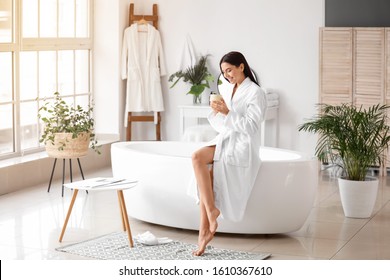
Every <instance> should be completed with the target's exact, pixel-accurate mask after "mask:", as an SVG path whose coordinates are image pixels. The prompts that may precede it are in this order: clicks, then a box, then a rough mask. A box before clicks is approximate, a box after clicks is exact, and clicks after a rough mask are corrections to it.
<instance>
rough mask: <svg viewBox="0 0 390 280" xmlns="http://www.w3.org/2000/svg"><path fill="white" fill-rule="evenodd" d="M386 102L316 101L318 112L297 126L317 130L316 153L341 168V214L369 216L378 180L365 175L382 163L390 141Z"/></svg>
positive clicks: (357, 216)
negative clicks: (366, 106)
mask: <svg viewBox="0 0 390 280" xmlns="http://www.w3.org/2000/svg"><path fill="white" fill-rule="evenodd" d="M388 108H389V106H387V105H380V104H377V105H373V106H370V107H368V108H363V107H362V106H360V107H357V106H355V105H352V104H341V105H328V104H319V114H318V115H317V116H315V117H313V118H312V119H309V120H307V121H306V122H305V123H303V124H301V125H299V127H298V129H299V131H307V132H312V133H318V134H319V139H318V142H317V145H316V149H315V154H316V156H318V158H320V159H322V160H325V161H328V162H331V163H333V164H334V165H337V166H339V167H340V168H341V170H342V172H341V177H340V178H338V183H339V190H340V197H341V202H342V206H343V210H344V214H345V216H347V217H353V218H368V217H370V216H371V214H372V211H373V208H374V205H375V201H376V196H377V190H378V184H379V181H378V179H377V178H375V177H369V176H367V172H368V171H369V169H370V168H371V167H373V166H383V164H384V163H385V159H386V153H387V150H388V147H389V143H390V135H389V130H390V127H389V125H388V119H387V110H388Z"/></svg>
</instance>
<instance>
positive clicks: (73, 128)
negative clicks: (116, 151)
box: [38, 92, 100, 158]
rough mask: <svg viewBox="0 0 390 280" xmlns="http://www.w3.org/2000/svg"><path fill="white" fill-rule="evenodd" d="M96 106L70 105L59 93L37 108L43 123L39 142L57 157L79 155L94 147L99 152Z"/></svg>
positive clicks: (50, 153)
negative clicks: (95, 115)
mask: <svg viewBox="0 0 390 280" xmlns="http://www.w3.org/2000/svg"><path fill="white" fill-rule="evenodd" d="M92 113H93V107H92V106H90V105H89V106H88V108H87V109H84V108H82V107H81V106H80V105H78V106H76V107H75V106H73V105H68V104H67V103H66V102H65V101H64V100H63V99H62V98H61V96H60V94H59V93H58V92H55V93H54V100H52V101H47V102H46V103H45V104H44V105H42V106H41V107H40V108H39V110H38V117H39V119H40V120H41V121H42V123H43V124H44V126H43V132H42V134H41V138H40V142H41V143H42V142H43V143H44V144H45V148H46V151H47V153H48V155H49V156H50V157H54V158H79V157H81V156H85V155H86V154H87V152H88V148H89V147H91V148H92V149H93V150H94V151H95V152H97V153H98V154H100V150H99V147H98V146H97V141H96V139H95V134H94V119H93V115H92Z"/></svg>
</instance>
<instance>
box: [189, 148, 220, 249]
mask: <svg viewBox="0 0 390 280" xmlns="http://www.w3.org/2000/svg"><path fill="white" fill-rule="evenodd" d="M214 152H215V146H212V147H203V148H201V149H199V150H198V151H196V152H195V153H194V154H193V155H192V164H193V167H194V172H195V177H196V181H197V183H198V189H199V196H200V201H201V222H202V219H203V221H204V219H205V217H207V220H208V224H209V233H210V234H211V239H212V236H214V234H215V232H216V230H217V227H218V223H217V218H218V216H219V214H220V211H219V209H217V208H216V207H215V202H214V193H213V185H212V179H211V177H212V176H211V175H212V173H211V172H210V170H209V167H208V165H209V164H211V163H213V158H214ZM204 212H205V214H204ZM202 213H203V214H202ZM205 225H206V223H205V222H203V223H201V227H202V226H205ZM201 229H202V228H201ZM205 232H206V231H205V229H203V233H205ZM210 234H206V235H207V236H209V235H210ZM199 237H201V230H200V232H199ZM207 239H208V238H207ZM211 239H209V241H208V242H210V240H211ZM208 242H207V243H208ZM207 243H206V245H207ZM202 247H204V248H205V247H206V246H205V245H204V246H202ZM200 249H201V248H200ZM199 251H201V250H199ZM203 251H204V249H203Z"/></svg>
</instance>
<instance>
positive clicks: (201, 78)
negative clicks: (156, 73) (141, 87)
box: [168, 55, 214, 103]
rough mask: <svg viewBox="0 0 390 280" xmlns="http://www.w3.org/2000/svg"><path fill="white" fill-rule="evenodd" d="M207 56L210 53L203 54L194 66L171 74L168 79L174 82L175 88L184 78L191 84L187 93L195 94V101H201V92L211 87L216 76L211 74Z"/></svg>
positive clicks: (184, 80)
mask: <svg viewBox="0 0 390 280" xmlns="http://www.w3.org/2000/svg"><path fill="white" fill-rule="evenodd" d="M207 57H208V55H204V56H201V57H200V59H199V61H198V62H197V63H196V64H195V65H194V66H190V67H188V68H187V69H185V70H180V71H177V72H175V73H173V74H172V75H170V76H169V79H168V81H169V82H173V84H172V85H171V87H170V88H173V87H174V86H175V85H176V84H177V83H178V82H179V81H180V80H181V79H183V82H185V83H189V84H191V88H190V90H189V91H188V92H187V94H192V95H193V102H194V103H201V94H202V93H203V91H204V90H205V89H206V88H210V82H213V81H214V76H213V75H211V74H210V72H209V70H208V68H207V65H206V63H207Z"/></svg>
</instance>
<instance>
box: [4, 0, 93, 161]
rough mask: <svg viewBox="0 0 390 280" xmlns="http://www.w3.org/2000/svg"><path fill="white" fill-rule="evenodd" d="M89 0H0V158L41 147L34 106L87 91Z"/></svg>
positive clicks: (84, 96) (80, 98) (73, 99)
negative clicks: (58, 96)
mask: <svg viewBox="0 0 390 280" xmlns="http://www.w3.org/2000/svg"><path fill="white" fill-rule="evenodd" d="M92 1H93V0H0V158H6V157H12V156H19V155H21V154H23V153H28V152H34V151H37V150H39V149H41V144H40V143H39V136H40V130H41V126H40V124H39V120H38V118H37V113H38V108H39V106H40V105H42V104H43V102H45V101H46V100H48V99H50V98H52V96H53V93H54V92H56V91H58V92H59V93H60V94H61V96H62V97H63V98H64V100H66V101H67V102H68V103H69V104H74V105H81V106H84V107H86V106H87V105H88V103H89V102H90V96H91V57H92V55H91V51H92V38H91V34H92V32H91V22H92V19H91V7H92Z"/></svg>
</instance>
